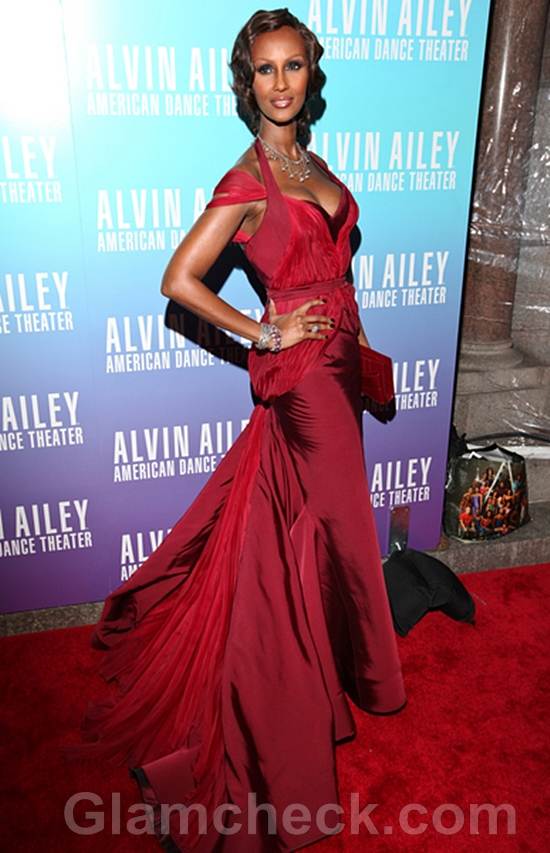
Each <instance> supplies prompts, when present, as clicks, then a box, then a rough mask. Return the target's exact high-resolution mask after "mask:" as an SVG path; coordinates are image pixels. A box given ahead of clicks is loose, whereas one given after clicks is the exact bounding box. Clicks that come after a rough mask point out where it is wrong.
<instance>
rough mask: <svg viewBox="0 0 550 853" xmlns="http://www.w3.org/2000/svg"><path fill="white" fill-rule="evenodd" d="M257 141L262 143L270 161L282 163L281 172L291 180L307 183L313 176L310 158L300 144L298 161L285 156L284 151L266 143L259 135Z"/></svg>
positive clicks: (298, 144)
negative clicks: (311, 175)
mask: <svg viewBox="0 0 550 853" xmlns="http://www.w3.org/2000/svg"><path fill="white" fill-rule="evenodd" d="M257 139H259V140H260V142H261V143H262V146H263V149H264V151H265V153H266V155H267V157H269V159H270V160H280V161H281V171H282V172H286V173H287V175H288V177H289V178H298V180H299V181H300V183H301V182H302V181H307V179H308V178H309V176H310V174H311V169H310V168H309V162H310V157H309V154H308V153H307V151H305V150H304V149H303V148H302V146H301V145H300V143H299V142H297V143H296V145H297V146H298V149H299V151H300V156H299V158H298V159H297V160H292V159H291V158H290V157H287V156H286V154H283V153H282V151H279V150H278V149H277V148H274V147H273V145H270V143H269V142H266V141H265V139H262V137H261V136H260V134H258V136H257Z"/></svg>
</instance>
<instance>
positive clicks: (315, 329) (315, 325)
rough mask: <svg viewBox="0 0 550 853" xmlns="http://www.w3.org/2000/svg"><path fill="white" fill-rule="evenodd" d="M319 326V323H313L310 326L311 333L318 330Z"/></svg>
mask: <svg viewBox="0 0 550 853" xmlns="http://www.w3.org/2000/svg"><path fill="white" fill-rule="evenodd" d="M320 328H321V327H320V325H319V323H314V324H313V326H312V327H311V331H312V332H313V333H315V332H318V331H319V329H320Z"/></svg>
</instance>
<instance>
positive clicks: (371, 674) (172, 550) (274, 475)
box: [66, 139, 407, 853]
mask: <svg viewBox="0 0 550 853" xmlns="http://www.w3.org/2000/svg"><path fill="white" fill-rule="evenodd" d="M254 145H255V148H256V151H257V155H258V158H259V163H260V166H261V170H262V176H263V182H260V181H258V180H256V179H255V178H253V177H252V176H250V175H249V174H248V173H246V172H244V171H243V170H240V169H238V168H232V169H229V171H228V172H226V174H225V175H224V176H223V178H222V179H221V180H220V182H219V183H218V184H217V186H216V187H215V190H214V197H213V198H212V199H211V200H210V202H209V204H208V205H207V207H214V206H215V205H224V204H232V203H236V202H241V201H244V200H252V199H266V200H267V204H266V210H265V213H264V217H263V220H262V223H261V225H260V227H259V230H258V231H257V232H256V233H255V234H254V235H253V236H252V237H249V236H248V235H247V234H245V233H244V232H242V231H237V233H236V234H235V236H234V238H233V241H234V242H239V243H242V244H243V248H244V251H245V253H246V256H247V258H248V260H249V261H250V263H251V264H252V266H253V268H254V269H255V271H256V272H257V275H258V276H259V278H260V280H261V281H262V283H263V284H264V285H265V288H266V291H267V294H268V296H270V297H271V298H272V299H273V301H274V303H275V306H276V310H277V312H278V313H284V312H286V311H289V310H291V309H293V308H295V307H296V306H297V305H300V304H301V303H302V302H304V301H305V300H306V299H309V298H312V297H317V296H324V297H326V300H327V301H326V304H320V305H315V306H313V309H312V310H313V312H314V313H325V312H326V313H327V314H328V315H331V316H333V317H334V318H335V320H336V324H335V328H334V330H332V331H331V332H330V334H329V337H328V338H326V339H324V340H321V339H308V340H306V341H304V342H302V343H300V344H297V345H295V346H293V347H289V348H288V349H285V350H282V351H281V352H279V353H272V352H269V351H259V350H257V349H255V348H254V347H252V348H251V349H250V351H249V362H248V368H249V374H250V378H251V382H252V386H253V388H254V391H255V392H256V394H257V398H258V399H259V400H260V402H259V403H258V404H257V405H256V406H255V407H254V409H253V411H252V414H251V418H250V421H249V423H248V425H247V426H246V428H245V429H244V430H243V431H242V432H241V433H240V435H239V436H238V438H237V439H236V441H235V442H234V444H233V445H232V447H231V448H230V450H229V451H228V452H227V453H226V455H225V456H224V457H223V459H222V461H221V463H219V464H218V466H217V468H216V470H215V471H214V472H213V474H212V475H211V477H210V479H209V480H208V482H207V483H206V485H205V486H204V487H203V489H202V490H201V491H200V492H199V494H198V496H197V497H196V498H195V500H194V501H193V502H192V504H191V505H190V506H189V508H188V509H187V511H186V512H185V513H184V515H183V516H182V517H181V519H180V520H179V521H178V523H177V524H176V525H175V526H174V527H173V529H172V531H171V533H170V534H169V535H168V536H167V537H166V539H165V540H164V541H163V542H162V544H161V545H160V547H159V548H158V549H157V550H156V551H155V552H154V553H153V554H152V555H151V556H150V557H149V558H148V559H147V560H146V561H145V562H144V563H143V564H142V566H141V567H140V568H139V569H138V570H137V571H136V572H135V573H134V574H133V575H132V576H131V577H130V578H129V579H128V580H127V581H125V582H124V583H123V584H122V585H121V586H119V587H118V588H117V589H115V590H114V591H113V592H112V593H111V594H110V595H109V596H108V598H107V599H106V601H105V605H104V608H103V612H102V615H101V617H100V619H99V622H98V623H97V625H96V626H95V630H94V634H93V639H92V644H93V646H94V647H96V648H98V649H101V650H102V651H103V654H104V657H103V660H102V665H101V667H100V672H101V674H102V675H103V676H104V677H105V679H106V680H107V681H109V682H111V683H112V691H111V695H108V696H107V697H106V698H104V699H103V700H100V701H97V702H96V703H94V704H93V705H90V706H89V708H88V711H87V714H86V716H85V718H84V720H83V723H82V736H83V740H84V741H85V742H83V743H80V744H76V745H74V746H72V747H68V748H66V752H67V753H72V754H73V755H78V756H80V757H82V756H86V755H90V756H93V757H99V756H101V757H103V758H105V759H106V760H108V761H109V762H110V763H116V764H126V765H127V766H128V767H129V768H130V774H131V775H132V776H133V778H134V779H135V780H136V782H137V783H138V786H139V790H140V793H141V795H142V798H143V801H144V802H145V803H149V804H150V805H151V812H152V813H153V814H154V817H155V833H156V837H157V839H158V841H160V843H161V845H162V846H163V847H164V848H165V849H166V850H170V851H177V850H180V851H185V853H187V851H196V853H211V851H223V853H234V851H238V853H263V851H291V850H297V849H299V848H301V847H304V846H306V845H308V844H311V843H312V842H313V841H315V840H317V839H321V838H324V837H326V836H327V835H329V834H331V829H332V828H333V827H336V828H337V825H338V823H339V821H341V820H342V816H341V813H340V814H339V813H338V811H337V809H338V804H339V797H338V787H337V779H336V772H335V754H334V753H335V744H336V743H337V742H338V741H341V740H344V739H347V738H350V737H352V736H353V735H354V734H355V727H354V722H353V717H352V715H351V711H350V707H349V705H348V697H350V698H351V700H352V701H353V702H354V703H355V705H356V706H358V707H359V708H361V709H363V710H365V711H369V712H372V713H392V712H395V711H398V710H400V709H401V708H402V707H404V706H405V704H406V701H407V700H406V696H405V690H404V684H403V677H402V671H401V664H400V660H399V655H398V649H397V643H396V636H395V632H394V629H393V624H392V619H391V614H390V608H389V602H388V598H387V593H386V588H385V583H384V577H383V571H382V564H381V559H380V551H379V544H378V541H377V533H376V528H375V523H374V517H373V511H372V507H371V503H370V495H369V487H368V482H367V474H366V469H365V462H364V455H363V440H362V405H361V403H362V401H361V395H360V361H359V358H360V356H359V346H360V345H359V342H358V338H357V334H358V331H359V316H358V308H357V302H356V299H355V295H354V294H355V288H354V286H353V284H352V283H351V282H350V281H348V280H347V279H346V272H347V271H348V269H349V264H350V259H351V250H350V245H349V235H350V231H351V229H352V228H353V226H354V225H355V223H356V222H357V218H358V207H357V203H356V202H355V200H354V198H353V196H352V194H351V192H350V191H349V190H348V189H347V187H346V186H345V185H344V183H343V182H341V181H340V180H339V179H338V178H336V176H335V175H333V174H332V172H330V171H329V170H328V168H327V167H326V166H325V165H324V163H323V161H321V160H320V159H319V158H318V157H316V155H315V154H314V153H313V152H310V154H311V155H312V156H313V157H314V159H315V162H316V163H318V164H319V166H320V168H322V169H323V170H324V171H325V173H326V174H327V175H328V176H329V178H330V179H331V180H332V181H333V182H334V183H335V184H336V185H337V186H338V187H339V188H340V200H339V204H338V208H337V210H336V211H335V212H334V214H333V215H329V214H328V213H327V211H325V210H324V208H323V207H321V206H320V205H318V204H316V203H314V202H311V201H304V200H302V199H296V198H293V197H290V196H287V195H284V194H282V193H281V191H280V189H279V188H278V185H277V182H276V180H275V178H274V176H273V173H272V171H271V167H270V165H269V161H268V160H267V158H266V155H265V153H264V150H263V147H262V145H261V142H260V141H259V140H258V139H256V140H255V142H254ZM262 319H263V320H264V321H267V309H266V311H265V312H264V315H263V318H262ZM160 804H168V805H170V804H180V809H179V811H178V809H174V810H173V811H172V813H171V814H170V817H169V818H166V816H165V815H164V820H162V821H161V816H162V811H163V810H162V809H161V807H160ZM189 804H195V808H194V809H190V810H189V813H188V815H187V816H188V817H189V823H188V825H186V823H185V821H183V822H182V813H185V808H184V807H185V806H186V805H189ZM223 804H225V807H224V809H222V810H218V814H219V821H218V822H217V823H213V821H212V818H213V814H214V809H215V808H216V806H220V805H223ZM227 804H230V805H227ZM262 804H263V807H262ZM269 804H270V805H269ZM293 804H294V808H295V807H296V805H295V804H298V806H299V810H298V812H296V811H293V812H292V814H293V815H294V821H292V819H291V820H290V822H289V821H288V820H287V819H285V814H286V815H288V809H292V806H293ZM331 805H332V809H331ZM255 806H256V807H257V815H255ZM323 806H324V807H325V810H324V811H323ZM287 807H288V808H287ZM164 808H165V809H166V808H167V807H166V806H165V807H164ZM285 808H286V809H287V812H286V813H285ZM297 813H298V814H299V815H300V818H299V820H296V814H297ZM204 815H206V818H207V819H206V822H203V823H201V822H200V820H199V818H201V819H202V818H203V817H204ZM304 815H306V818H305V819H304ZM307 815H309V816H310V819H309V820H308V818H307ZM255 817H257V823H254V820H253V819H254V818H255ZM268 817H270V820H268V819H267V818H268ZM323 818H324V821H325V823H323ZM249 820H251V821H252V823H251V824H250V827H249V825H248V821H249ZM224 826H226V827H227V828H229V829H230V830H231V832H232V834H230V833H229V832H227V833H226V832H225V831H223V827H224ZM220 827H222V831H220ZM333 831H334V830H333Z"/></svg>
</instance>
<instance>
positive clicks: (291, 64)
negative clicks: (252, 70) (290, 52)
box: [256, 59, 303, 74]
mask: <svg viewBox="0 0 550 853" xmlns="http://www.w3.org/2000/svg"><path fill="white" fill-rule="evenodd" d="M288 67H289V68H290V67H292V69H293V70H294V71H299V70H300V68H302V67H303V63H302V62H300V60H299V59H291V61H290V62H289V63H288ZM270 68H272V66H271V65H270V64H269V63H268V62H264V64H263V65H260V66H259V67H258V68H257V69H256V71H257V72H258V74H265V73H267V70H269V69H270Z"/></svg>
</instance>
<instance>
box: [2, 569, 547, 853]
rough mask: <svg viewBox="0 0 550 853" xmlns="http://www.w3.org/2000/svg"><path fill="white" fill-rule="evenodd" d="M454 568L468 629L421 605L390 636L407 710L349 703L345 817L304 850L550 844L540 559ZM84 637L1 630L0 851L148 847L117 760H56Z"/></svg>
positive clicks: (80, 687)
mask: <svg viewBox="0 0 550 853" xmlns="http://www.w3.org/2000/svg"><path fill="white" fill-rule="evenodd" d="M461 579H462V581H463V583H464V584H465V586H466V587H467V588H468V589H469V590H470V592H471V593H472V594H473V595H474V599H475V602H476V607H477V624H476V625H475V626H471V625H467V624H459V623H456V622H453V621H452V620H450V619H448V618H447V617H446V616H443V615H442V614H440V613H430V614H428V615H427V616H426V617H425V618H424V619H423V620H422V621H421V622H420V623H419V624H418V625H417V626H416V627H415V628H414V629H413V630H412V631H411V632H410V634H409V635H408V637H405V638H398V642H399V648H400V652H401V657H402V661H403V671H404V676H405V683H406V687H407V694H408V699H409V702H408V705H407V707H406V708H405V709H404V710H403V711H402V712H400V713H398V714H396V715H395V716H388V717H383V716H374V715H370V714H366V713H363V712H361V711H359V710H357V709H356V708H353V711H354V716H355V719H356V722H357V726H358V733H357V737H356V738H355V740H353V741H350V742H348V743H346V744H341V745H339V746H338V747H337V753H336V755H337V762H338V774H339V783H340V795H341V802H342V804H343V806H344V807H345V808H346V814H345V815H343V816H342V820H343V822H344V823H345V825H346V826H345V829H344V830H343V832H342V833H340V834H338V835H337V836H335V837H334V838H330V839H327V840H324V841H322V842H320V843H318V844H316V845H312V846H310V847H308V848H307V849H308V850H313V849H315V850H319V852H320V853H321V851H326V853H329V851H342V850H344V851H359V850H367V849H370V850H373V851H377V853H378V851H386V850H388V851H389V850H391V851H399V853H402V851H409V850H415V851H422V853H425V851H428V853H432V851H433V853H436V852H437V853H439V851H447V850H448V851H453V853H454V851H465V852H466V851H468V853H469V851H471V850H483V851H486V850H487V851H537V852H538V851H540V853H542V851H546V850H548V849H550V817H549V805H550V803H549V799H550V798H549V796H548V782H549V768H550V754H549V737H548V732H549V729H550V725H549V714H548V710H549V707H548V706H549V698H548V697H549V693H550V690H549V688H550V678H549V666H548V660H549V649H550V631H549V624H550V619H549V615H548V602H549V597H548V592H549V589H550V564H548V565H544V566H526V567H522V568H517V569H501V570H494V571H490V572H480V573H477V574H467V575H461ZM90 633H91V627H84V628H71V629H61V630H56V631H46V632H41V633H37V634H24V635H18V636H14V637H6V638H4V639H3V640H2V652H3V654H2V659H1V672H2V679H3V690H2V697H3V700H4V701H3V703H2V705H3V707H2V735H3V737H2V742H3V745H2V751H3V766H2V788H3V796H2V805H3V808H2V822H1V830H0V833H1V838H0V840H1V841H2V842H3V849H5V850H9V851H17V853H25V851H36V853H38V851H40V853H50V851H51V853H53V851H55V853H58V851H59V853H61V851H63V853H71V851H79V853H80V851H82V853H109V851H120V853H139V851H143V852H144V853H145V851H148V850H149V851H152V853H155V851H160V849H161V848H160V846H159V845H158V843H157V842H156V841H155V839H154V838H153V837H151V836H148V835H135V834H130V833H129V832H128V831H127V829H126V823H127V821H128V820H129V819H130V818H131V817H132V814H131V812H129V811H128V808H129V807H130V806H131V805H132V804H133V803H139V802H140V799H139V796H138V795H137V787H136V785H135V783H134V782H133V781H132V780H131V779H130V778H129V776H128V771H127V770H126V768H124V767H122V768H118V769H117V768H115V769H113V768H111V767H105V766H103V765H98V764H94V763H92V762H89V761H88V762H72V763H65V762H63V760H62V759H61V757H60V755H59V752H58V751H59V747H60V746H61V745H62V744H64V743H69V742H75V741H76V740H77V730H78V726H79V722H80V719H81V716H82V713H83V709H84V708H85V706H86V704H87V702H88V700H91V699H93V698H97V696H99V695H102V694H104V692H105V685H104V682H103V681H102V679H101V678H100V677H99V676H98V675H97V673H96V665H97V661H98V658H99V657H100V656H101V653H99V652H96V651H94V650H92V649H91V648H90V647H89V637H90ZM79 792H89V794H88V801H87V802H85V803H81V804H80V806H79V807H77V808H76V811H75V819H76V821H77V823H78V824H80V825H81V826H83V827H86V826H88V827H91V828H92V830H94V831H93V832H92V833H91V834H77V833H76V832H74V831H72V830H71V829H70V828H69V827H68V825H67V822H66V820H65V816H64V809H65V806H66V804H67V803H68V801H69V800H70V798H71V797H73V796H74V795H78V793H79ZM90 797H93V798H94V800H95V804H94V802H91V801H90ZM354 798H355V800H356V801H357V803H358V808H357V811H360V810H361V809H364V808H365V807H368V806H369V804H371V805H370V818H371V823H370V825H369V824H367V825H365V823H361V824H360V825H359V826H353V825H352V822H351V808H352V805H353V800H354ZM484 804H485V809H483V808H482V809H481V810H480V812H479V815H478V816H477V817H476V809H477V810H479V807H480V806H483V805H484ZM487 809H489V810H492V816H491V815H490V814H489V813H488V811H487ZM86 811H89V812H91V813H92V818H91V819H86V818H85V812H86ZM332 820H333V818H332V817H331V816H329V818H328V821H329V822H332ZM113 827H114V831H113ZM119 827H120V828H119Z"/></svg>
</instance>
